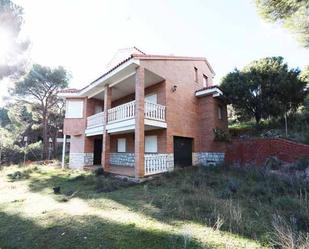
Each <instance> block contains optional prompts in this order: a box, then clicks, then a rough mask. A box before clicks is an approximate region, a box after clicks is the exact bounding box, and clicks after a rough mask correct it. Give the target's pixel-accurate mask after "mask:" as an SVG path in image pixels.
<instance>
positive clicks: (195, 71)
mask: <svg viewBox="0 0 309 249" xmlns="http://www.w3.org/2000/svg"><path fill="white" fill-rule="evenodd" d="M194 81H195V82H198V70H197V67H194Z"/></svg>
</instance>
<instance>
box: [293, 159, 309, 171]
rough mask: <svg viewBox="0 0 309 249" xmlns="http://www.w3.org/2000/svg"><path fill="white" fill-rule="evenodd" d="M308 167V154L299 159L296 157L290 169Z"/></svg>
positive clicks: (304, 168)
mask: <svg viewBox="0 0 309 249" xmlns="http://www.w3.org/2000/svg"><path fill="white" fill-rule="evenodd" d="M308 167H309V158H308V156H304V157H302V158H300V159H298V160H297V161H296V162H294V163H293V164H292V165H291V166H290V169H293V170H306V169H307V168H308Z"/></svg>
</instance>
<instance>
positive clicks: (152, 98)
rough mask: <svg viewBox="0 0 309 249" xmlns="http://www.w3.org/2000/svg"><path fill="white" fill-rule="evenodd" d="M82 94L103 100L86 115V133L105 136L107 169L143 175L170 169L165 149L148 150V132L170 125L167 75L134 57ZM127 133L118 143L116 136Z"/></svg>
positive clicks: (103, 159) (105, 163) (104, 149)
mask: <svg viewBox="0 0 309 249" xmlns="http://www.w3.org/2000/svg"><path fill="white" fill-rule="evenodd" d="M83 94H84V95H87V97H88V99H95V100H96V101H101V103H102V104H103V103H104V104H103V110H102V111H101V112H98V113H95V114H94V115H91V116H88V117H87V120H86V129H85V136H86V137H88V138H91V137H93V136H101V137H102V158H101V164H102V165H103V168H104V170H105V171H107V172H111V173H115V174H121V175H130V176H132V175H133V173H134V176H135V177H144V176H148V175H153V174H158V173H163V172H167V171H169V170H170V169H171V166H170V165H173V162H172V160H170V159H169V155H168V154H165V150H163V149H162V150H156V151H147V150H145V147H146V146H148V145H147V144H148V142H147V141H148V140H147V138H146V137H145V133H147V132H156V131H158V130H166V128H167V123H166V107H165V104H166V87H165V79H164V78H162V77H160V76H158V75H157V74H155V73H153V72H151V71H149V70H147V69H145V68H143V67H140V66H139V65H136V64H135V62H134V61H132V62H131V64H128V65H125V64H124V65H123V66H120V67H119V68H117V70H115V71H114V72H113V73H112V74H111V75H109V77H103V78H99V79H98V80H97V81H95V82H94V83H93V84H92V86H91V87H90V88H89V89H85V90H84V93H83ZM127 134H131V135H130V136H132V139H130V141H127V142H126V141H125V142H123V139H124V138H122V142H121V139H120V141H118V142H117V143H118V144H117V145H115V139H114V138H115V137H117V136H118V137H119V138H121V137H123V136H127ZM145 139H146V140H147V141H145ZM117 146H118V147H117ZM126 147H127V148H126Z"/></svg>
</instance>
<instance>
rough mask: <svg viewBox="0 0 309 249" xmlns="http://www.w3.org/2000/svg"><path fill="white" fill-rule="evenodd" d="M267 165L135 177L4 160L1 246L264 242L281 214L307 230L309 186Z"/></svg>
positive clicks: (248, 245) (250, 245)
mask: <svg viewBox="0 0 309 249" xmlns="http://www.w3.org/2000/svg"><path fill="white" fill-rule="evenodd" d="M17 171H18V172H19V173H16V172H17ZM264 173H265V172H262V171H259V170H246V171H245V170H237V169H227V168H217V169H201V168H200V169H197V168H195V169H194V168H191V169H187V170H180V171H177V172H175V173H171V174H167V175H165V176H162V177H159V178H157V179H155V180H153V181H150V182H147V183H144V184H139V185H132V184H130V183H129V182H127V181H122V180H118V179H114V178H111V177H104V176H99V177H96V176H94V175H92V174H91V173H85V172H79V171H71V170H61V169H58V168H53V167H50V166H35V165H33V166H28V167H27V168H18V167H16V166H13V167H8V168H4V169H2V170H1V171H0V248H1V249H9V248H18V249H22V248H27V249H35V248H65V249H67V248H90V249H92V248H133V249H138V248H261V247H262V246H264V247H267V246H269V242H270V241H271V238H272V237H273V232H272V231H273V230H272V219H273V217H274V216H273V215H275V214H277V215H281V216H282V217H284V218H289V217H292V216H293V217H294V218H295V219H296V221H297V231H298V232H299V231H301V232H303V233H304V234H305V233H306V232H307V231H308V226H309V225H308V224H309V218H308V217H309V210H308V209H309V203H308V198H307V193H308V192H307V191H308V188H306V187H304V186H303V185H302V184H300V183H292V182H290V181H288V180H280V179H277V178H275V177H271V176H265V174H264ZM293 184H294V185H293ZM56 186H60V187H61V194H59V195H55V194H54V193H53V189H52V188H53V187H56ZM305 195H306V196H305ZM304 248H305V247H304Z"/></svg>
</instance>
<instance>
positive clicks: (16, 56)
mask: <svg viewBox="0 0 309 249" xmlns="http://www.w3.org/2000/svg"><path fill="white" fill-rule="evenodd" d="M22 15H23V9H22V8H21V7H20V6H18V5H16V4H15V3H13V2H12V1H10V0H0V32H2V34H6V35H7V37H3V38H2V39H5V38H6V39H8V41H7V42H8V44H9V45H10V49H9V51H6V53H5V54H4V55H3V57H2V58H1V60H0V80H1V79H2V78H4V77H17V76H20V75H21V73H23V71H24V67H25V64H26V63H25V52H26V51H27V50H28V47H29V41H24V40H21V38H20V35H19V34H20V31H21V29H22V24H23V17H22Z"/></svg>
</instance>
